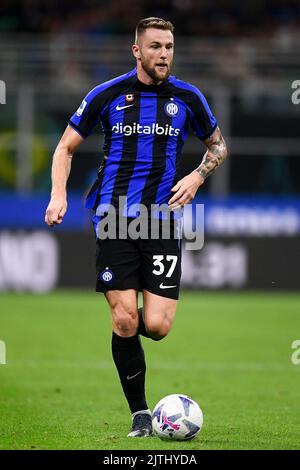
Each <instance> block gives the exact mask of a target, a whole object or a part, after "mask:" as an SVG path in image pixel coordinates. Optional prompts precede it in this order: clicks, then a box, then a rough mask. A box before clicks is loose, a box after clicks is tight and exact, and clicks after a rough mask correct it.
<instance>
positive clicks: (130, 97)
mask: <svg viewBox="0 0 300 470" xmlns="http://www.w3.org/2000/svg"><path fill="white" fill-rule="evenodd" d="M125 100H126V103H132V101H134V95H126V96H125Z"/></svg>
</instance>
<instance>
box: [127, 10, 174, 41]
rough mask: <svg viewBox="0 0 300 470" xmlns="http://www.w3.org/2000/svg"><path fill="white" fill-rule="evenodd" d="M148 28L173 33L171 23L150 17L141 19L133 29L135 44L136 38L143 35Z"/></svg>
mask: <svg viewBox="0 0 300 470" xmlns="http://www.w3.org/2000/svg"><path fill="white" fill-rule="evenodd" d="M148 28H157V29H165V30H168V31H171V33H172V34H173V33H174V26H173V24H172V23H171V21H166V20H163V19H162V18H156V17H155V16H150V17H149V18H143V19H142V20H140V21H139V22H138V24H137V26H136V29H135V42H136V43H137V41H138V37H139V36H140V35H141V34H143V33H144V32H145V31H146V29H148Z"/></svg>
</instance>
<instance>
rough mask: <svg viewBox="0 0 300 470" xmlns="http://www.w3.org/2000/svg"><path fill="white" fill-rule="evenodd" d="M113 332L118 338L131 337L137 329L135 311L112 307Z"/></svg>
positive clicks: (120, 306)
mask: <svg viewBox="0 0 300 470" xmlns="http://www.w3.org/2000/svg"><path fill="white" fill-rule="evenodd" d="M112 314H113V327H114V331H115V332H116V333H117V334H118V335H120V336H132V335H134V334H136V332H137V329H138V315H137V311H135V309H133V308H130V307H126V306H124V305H122V304H117V305H115V306H114V307H112Z"/></svg>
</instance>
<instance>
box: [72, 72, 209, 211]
mask: <svg viewBox="0 0 300 470" xmlns="http://www.w3.org/2000/svg"><path fill="white" fill-rule="evenodd" d="M98 123H100V124H101V125H102V128H103V131H104V135H105V139H104V147H103V152H104V159H103V161H102V164H101V166H100V170H99V172H98V178H99V179H98V184H97V185H96V186H95V188H96V189H95V191H94V192H92V193H91V194H90V196H89V198H88V201H87V206H88V207H93V208H94V209H95V210H96V209H97V206H98V205H99V204H101V206H102V207H103V206H105V205H106V204H107V205H109V204H111V205H112V206H114V207H116V208H117V207H118V201H119V196H126V197H127V208H128V211H127V213H126V214H124V215H127V216H135V214H132V213H130V207H137V205H139V204H141V203H142V204H144V205H145V206H146V207H150V206H151V204H159V205H161V204H166V203H167V202H168V200H169V199H170V197H171V194H172V193H171V191H170V190H171V188H172V187H173V186H174V185H175V183H176V182H177V181H178V180H179V179H180V174H179V159H180V155H181V151H182V147H183V144H184V141H185V140H186V137H187V132H188V128H189V126H191V127H192V128H193V130H194V132H195V133H196V135H197V136H198V137H199V138H200V139H206V138H207V137H209V136H210V135H211V134H212V133H213V131H214V130H215V128H216V127H217V122H216V119H215V117H214V116H213V114H212V112H211V110H210V108H209V106H208V104H207V101H206V99H205V97H204V96H203V94H202V93H201V92H200V91H199V90H198V89H197V88H196V87H195V86H193V85H190V84H188V83H186V82H183V81H181V80H178V79H177V78H176V77H174V76H170V77H169V78H168V79H167V80H166V81H165V82H163V83H162V84H160V85H145V84H144V83H142V82H141V81H139V80H138V78H137V72H136V69H134V70H132V71H131V72H129V73H127V74H125V75H122V76H120V77H117V78H114V79H113V80H110V81H108V82H105V83H103V84H101V85H98V86H96V87H95V88H94V89H93V90H92V91H90V92H89V93H88V94H87V96H86V97H85V98H84V100H83V101H82V103H81V105H80V107H79V108H78V110H77V111H76V112H75V114H74V115H73V116H72V117H71V119H70V121H69V124H70V126H72V127H73V128H74V129H75V130H76V131H77V132H78V133H79V134H80V135H81V136H83V137H87V136H88V135H89V134H90V132H91V131H92V129H93V128H94V126H95V125H96V124H98Z"/></svg>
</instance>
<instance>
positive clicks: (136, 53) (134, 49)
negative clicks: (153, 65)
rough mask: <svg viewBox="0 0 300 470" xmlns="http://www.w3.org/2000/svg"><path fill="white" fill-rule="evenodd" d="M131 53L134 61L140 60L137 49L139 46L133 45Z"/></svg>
mask: <svg viewBox="0 0 300 470" xmlns="http://www.w3.org/2000/svg"><path fill="white" fill-rule="evenodd" d="M132 53H133V55H134V57H135V58H136V59H138V60H139V59H140V58H141V54H140V49H139V46H138V45H137V44H133V46H132Z"/></svg>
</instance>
